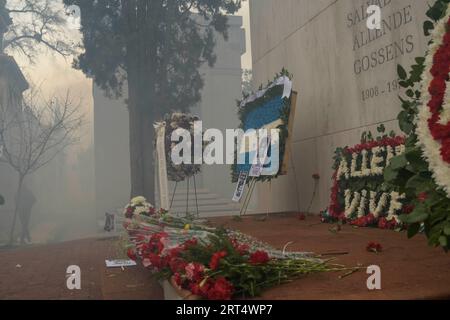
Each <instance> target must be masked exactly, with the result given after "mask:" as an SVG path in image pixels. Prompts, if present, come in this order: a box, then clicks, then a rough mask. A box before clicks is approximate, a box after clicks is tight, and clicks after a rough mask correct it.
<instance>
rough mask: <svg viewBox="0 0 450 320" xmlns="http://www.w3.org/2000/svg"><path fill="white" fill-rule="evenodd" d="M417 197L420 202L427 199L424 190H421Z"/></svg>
mask: <svg viewBox="0 0 450 320" xmlns="http://www.w3.org/2000/svg"><path fill="white" fill-rule="evenodd" d="M417 199H418V200H419V201H420V202H425V201H426V200H427V199H428V194H427V193H426V192H422V193H420V194H419V195H418V196H417Z"/></svg>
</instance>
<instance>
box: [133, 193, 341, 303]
mask: <svg viewBox="0 0 450 320" xmlns="http://www.w3.org/2000/svg"><path fill="white" fill-rule="evenodd" d="M132 203H133V200H132ZM128 207H129V206H127V208H128ZM129 211H131V210H128V209H126V212H129ZM125 227H126V230H127V233H128V235H127V239H128V241H127V244H126V248H127V253H128V256H129V257H130V258H131V259H133V260H139V261H141V262H142V264H143V266H144V267H146V268H148V269H149V270H151V271H152V272H153V273H154V274H155V275H156V276H157V277H158V278H159V279H161V280H169V281H171V282H172V284H174V285H175V286H177V287H178V289H183V290H185V291H187V292H189V293H190V295H192V296H196V297H199V298H203V299H210V300H228V299H231V298H235V297H255V296H258V295H260V294H261V292H262V290H264V289H266V288H270V287H273V286H276V285H280V284H282V283H285V282H288V281H291V280H294V279H297V278H299V277H301V276H303V275H305V274H309V273H315V272H324V271H340V270H347V269H345V267H343V266H341V265H336V264H330V263H329V262H330V261H325V260H322V259H319V258H318V257H315V256H314V255H312V254H311V253H305V252H291V253H286V252H284V251H281V250H276V249H275V248H273V247H271V246H269V245H267V244H265V243H262V242H260V241H258V240H256V239H254V238H252V237H250V236H248V235H245V234H242V233H240V232H237V231H232V230H227V229H220V228H212V227H208V226H205V225H202V224H198V223H196V222H195V221H189V220H186V219H181V218H175V217H172V216H170V215H169V214H168V213H167V212H165V211H158V212H155V214H153V215H150V216H149V215H147V214H140V213H139V214H138V213H133V215H132V216H131V217H130V216H127V220H126V222H125ZM185 298H187V297H185Z"/></svg>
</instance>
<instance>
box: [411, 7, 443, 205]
mask: <svg viewBox="0 0 450 320" xmlns="http://www.w3.org/2000/svg"><path fill="white" fill-rule="evenodd" d="M449 11H450V10H449ZM432 37H433V39H432V44H431V45H430V48H429V52H428V55H427V58H426V60H425V71H424V73H423V76H422V95H421V99H422V101H421V107H420V110H419V114H418V117H417V136H418V141H419V142H418V144H419V146H420V147H421V148H422V150H423V155H424V158H425V159H426V160H427V162H428V163H429V167H430V170H431V171H432V173H433V177H434V180H435V181H436V183H437V184H438V185H439V186H440V187H442V188H443V189H444V190H445V191H446V193H447V195H448V196H449V197H450V81H449V72H450V12H447V14H446V15H445V17H444V18H443V19H441V20H440V21H439V22H438V23H437V24H436V26H435V29H434V31H433V34H432Z"/></svg>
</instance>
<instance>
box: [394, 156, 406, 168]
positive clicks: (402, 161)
mask: <svg viewBox="0 0 450 320" xmlns="http://www.w3.org/2000/svg"><path fill="white" fill-rule="evenodd" d="M407 164H408V160H407V159H406V157H405V155H404V154H402V155H400V156H397V157H394V158H392V159H391V164H390V167H391V169H393V170H399V169H401V168H403V167H406V165H407Z"/></svg>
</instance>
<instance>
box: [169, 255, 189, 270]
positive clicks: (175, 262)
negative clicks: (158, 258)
mask: <svg viewBox="0 0 450 320" xmlns="http://www.w3.org/2000/svg"><path fill="white" fill-rule="evenodd" d="M169 266H170V270H172V272H173V273H177V272H183V271H184V270H185V268H186V266H187V263H186V261H184V260H183V259H181V258H173V259H170V260H169Z"/></svg>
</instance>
